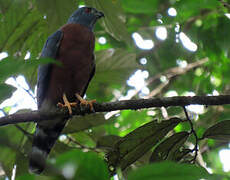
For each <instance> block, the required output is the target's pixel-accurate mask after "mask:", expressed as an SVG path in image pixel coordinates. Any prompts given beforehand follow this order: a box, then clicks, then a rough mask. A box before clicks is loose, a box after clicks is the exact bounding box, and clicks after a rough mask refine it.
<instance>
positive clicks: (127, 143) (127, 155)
mask: <svg viewBox="0 0 230 180" xmlns="http://www.w3.org/2000/svg"><path fill="white" fill-rule="evenodd" d="M180 122H181V119H179V118H171V119H169V120H166V121H162V122H161V123H159V122H158V121H157V120H154V121H152V122H149V123H146V124H145V125H143V126H141V127H139V128H137V129H135V130H134V131H132V132H131V133H129V134H128V135H126V136H125V137H123V138H122V139H121V140H120V141H118V142H117V143H116V145H115V150H114V151H111V152H110V153H109V154H108V159H109V164H112V165H113V166H116V165H117V164H120V167H121V169H125V168H126V167H127V166H129V165H130V164H132V163H134V162H135V161H136V160H137V159H139V158H140V157H141V156H142V155H144V154H145V153H146V152H147V151H149V150H150V149H151V148H152V147H153V146H154V145H156V144H157V143H158V142H159V141H160V140H161V139H162V138H163V137H164V136H165V135H166V134H167V133H168V132H169V131H170V130H172V129H173V128H174V127H175V126H176V125H178V124H179V123H180ZM119 161H120V162H119Z"/></svg>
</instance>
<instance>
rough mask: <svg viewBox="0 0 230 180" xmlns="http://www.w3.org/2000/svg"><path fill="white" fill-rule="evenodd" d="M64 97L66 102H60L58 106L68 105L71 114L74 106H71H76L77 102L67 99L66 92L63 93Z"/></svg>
mask: <svg viewBox="0 0 230 180" xmlns="http://www.w3.org/2000/svg"><path fill="white" fill-rule="evenodd" d="M62 98H63V101H64V104H62V103H60V102H59V103H58V104H57V105H58V107H61V108H63V107H67V108H68V110H69V114H70V115H72V108H71V106H76V105H77V103H76V102H69V101H68V99H67V97H66V95H65V93H64V94H63V97H62Z"/></svg>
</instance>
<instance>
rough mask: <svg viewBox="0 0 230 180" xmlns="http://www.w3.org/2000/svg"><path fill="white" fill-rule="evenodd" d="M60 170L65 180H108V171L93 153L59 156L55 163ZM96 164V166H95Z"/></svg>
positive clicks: (69, 153)
mask: <svg viewBox="0 0 230 180" xmlns="http://www.w3.org/2000/svg"><path fill="white" fill-rule="evenodd" d="M55 164H56V165H57V166H58V167H59V168H60V169H62V172H64V173H63V175H64V176H65V177H66V178H67V179H84V180H91V179H95V180H97V179H98V180H108V179H109V174H108V169H107V166H106V164H105V163H104V161H103V160H102V159H101V158H99V157H98V156H97V155H96V154H95V153H92V152H90V153H83V152H81V151H80V150H74V151H69V152H67V153H64V154H62V155H60V156H59V157H58V158H57V160H56V163H55ZM95 164H96V166H95Z"/></svg>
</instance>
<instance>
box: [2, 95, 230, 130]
mask: <svg viewBox="0 0 230 180" xmlns="http://www.w3.org/2000/svg"><path fill="white" fill-rule="evenodd" d="M191 104H199V105H212V106H213V105H226V104H230V95H220V96H175V97H166V98H151V99H138V100H123V101H116V102H108V103H94V110H95V112H110V111H116V110H128V109H130V110H137V109H144V108H152V107H169V106H181V107H183V106H187V105H191ZM85 113H88V114H89V113H94V112H90V109H89V108H86V109H85V110H83V111H82V110H80V108H79V107H74V108H73V115H83V114H85ZM55 117H63V118H68V117H69V114H68V111H67V109H58V110H57V111H55V112H39V111H31V112H27V113H18V114H17V113H15V114H12V115H8V116H4V117H2V118H0V126H4V125H8V124H17V123H22V122H39V121H44V120H52V119H55Z"/></svg>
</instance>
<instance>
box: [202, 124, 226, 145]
mask: <svg viewBox="0 0 230 180" xmlns="http://www.w3.org/2000/svg"><path fill="white" fill-rule="evenodd" d="M203 138H209V139H217V140H224V141H229V139H230V120H225V121H221V122H218V123H217V124H215V125H213V126H211V127H210V128H208V129H207V130H206V131H205V132H204V135H203Z"/></svg>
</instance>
